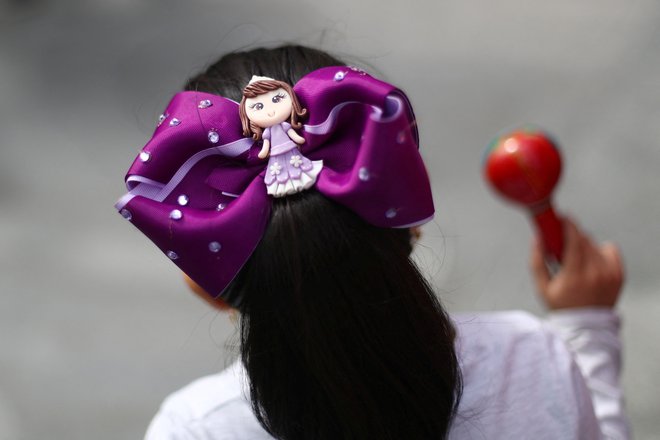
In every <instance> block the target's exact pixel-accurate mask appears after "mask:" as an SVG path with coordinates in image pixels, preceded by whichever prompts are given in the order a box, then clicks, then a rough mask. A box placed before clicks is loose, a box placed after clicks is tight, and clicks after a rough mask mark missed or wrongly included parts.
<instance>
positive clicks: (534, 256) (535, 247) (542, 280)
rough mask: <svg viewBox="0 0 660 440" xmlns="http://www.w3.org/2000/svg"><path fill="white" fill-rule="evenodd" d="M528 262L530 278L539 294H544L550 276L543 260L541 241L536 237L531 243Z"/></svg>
mask: <svg viewBox="0 0 660 440" xmlns="http://www.w3.org/2000/svg"><path fill="white" fill-rule="evenodd" d="M529 262H530V268H531V270H532V276H533V277H534V281H535V282H536V285H537V286H538V288H539V290H540V291H541V292H545V291H546V289H547V287H548V283H550V278H551V276H550V271H549V270H548V267H547V266H546V265H545V261H544V259H543V246H542V245H541V240H539V238H538V237H535V238H534V241H533V243H532V250H531V255H530V257H529Z"/></svg>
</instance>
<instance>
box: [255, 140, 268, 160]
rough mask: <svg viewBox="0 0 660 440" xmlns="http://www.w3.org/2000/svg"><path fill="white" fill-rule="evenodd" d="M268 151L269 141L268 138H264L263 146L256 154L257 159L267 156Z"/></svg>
mask: <svg viewBox="0 0 660 440" xmlns="http://www.w3.org/2000/svg"><path fill="white" fill-rule="evenodd" d="M269 151H270V141H269V140H268V139H264V144H263V147H261V151H260V152H259V154H258V156H259V159H265V158H267V157H268V152H269Z"/></svg>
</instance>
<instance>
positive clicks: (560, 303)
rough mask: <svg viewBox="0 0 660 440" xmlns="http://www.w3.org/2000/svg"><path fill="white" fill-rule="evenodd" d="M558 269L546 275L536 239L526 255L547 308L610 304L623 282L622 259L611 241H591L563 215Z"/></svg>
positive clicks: (606, 305)
mask: <svg viewBox="0 0 660 440" xmlns="http://www.w3.org/2000/svg"><path fill="white" fill-rule="evenodd" d="M564 241H565V246H564V255H563V258H562V259H563V262H562V266H561V269H560V270H559V271H558V272H557V274H556V275H555V276H551V275H550V271H549V270H548V267H547V266H546V265H545V261H544V260H543V249H542V245H541V243H540V239H538V237H537V239H536V241H535V242H534V244H533V246H532V254H531V257H530V263H531V269H532V274H533V276H534V281H535V283H536V287H537V289H538V291H539V293H540V294H541V297H542V298H543V301H544V302H545V304H546V305H547V306H548V308H549V309H552V310H556V309H568V308H577V307H593V306H596V307H598V306H600V307H614V305H615V304H616V302H617V300H618V299H619V293H620V292H621V287H622V285H623V279H624V275H623V263H622V261H621V256H620V254H619V249H618V248H617V247H616V245H614V244H613V243H603V244H601V245H597V244H594V243H593V241H592V240H591V238H590V237H589V236H588V235H587V234H585V233H584V232H582V231H581V230H580V229H578V227H577V226H576V225H575V223H573V222H572V221H570V220H568V219H564Z"/></svg>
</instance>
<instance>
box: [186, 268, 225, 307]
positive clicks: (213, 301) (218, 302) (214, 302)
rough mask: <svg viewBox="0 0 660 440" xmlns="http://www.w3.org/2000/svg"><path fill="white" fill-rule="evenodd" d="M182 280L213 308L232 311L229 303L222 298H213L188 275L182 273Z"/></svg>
mask: <svg viewBox="0 0 660 440" xmlns="http://www.w3.org/2000/svg"><path fill="white" fill-rule="evenodd" d="M183 280H184V281H185V282H186V284H187V285H188V287H189V288H190V290H192V291H193V293H194V294H195V295H197V296H198V297H200V298H201V299H203V300H204V301H206V303H207V304H209V305H210V306H211V307H213V308H214V309H217V310H220V311H223V312H226V311H232V310H233V309H232V308H231V306H230V305H229V304H227V303H226V302H225V301H224V300H222V299H220V298H213V297H212V296H211V295H209V294H208V293H207V292H206V291H205V290H204V289H202V286H200V285H199V284H197V283H196V282H194V281H193V280H192V279H191V278H190V277H189V276H188V275H186V274H185V273H184V274H183Z"/></svg>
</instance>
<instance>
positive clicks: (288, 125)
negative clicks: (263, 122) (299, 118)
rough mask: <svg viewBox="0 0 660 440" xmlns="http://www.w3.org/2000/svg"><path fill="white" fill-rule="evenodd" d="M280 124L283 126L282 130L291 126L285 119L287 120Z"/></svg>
mask: <svg viewBox="0 0 660 440" xmlns="http://www.w3.org/2000/svg"><path fill="white" fill-rule="evenodd" d="M280 126H281V127H282V130H284V131H289V129H290V128H291V124H289V123H288V122H286V121H285V122H282V123H281V124H280Z"/></svg>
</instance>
